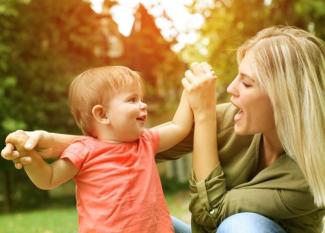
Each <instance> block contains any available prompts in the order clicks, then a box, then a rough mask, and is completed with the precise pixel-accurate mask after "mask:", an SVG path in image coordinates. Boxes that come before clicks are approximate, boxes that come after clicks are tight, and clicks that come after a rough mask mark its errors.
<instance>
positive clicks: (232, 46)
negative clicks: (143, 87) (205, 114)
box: [182, 0, 325, 100]
mask: <svg viewBox="0 0 325 233" xmlns="http://www.w3.org/2000/svg"><path fill="white" fill-rule="evenodd" d="M200 2H201V1H194V3H193V5H192V6H191V9H192V11H195V12H196V11H200V12H201V13H202V14H203V15H204V16H205V20H206V21H205V24H204V26H203V27H202V29H201V30H200V38H199V40H198V41H197V42H196V43H195V44H193V45H189V46H187V47H186V48H185V49H184V50H183V51H182V56H183V57H185V58H186V59H187V60H188V61H189V62H193V61H196V60H198V59H199V60H206V61H207V62H209V63H210V64H211V65H212V66H213V67H214V68H215V70H216V73H217V74H218V76H219V80H218V94H219V95H220V97H221V100H225V99H226V97H225V92H226V88H225V87H226V86H227V85H228V84H229V82H230V81H231V80H232V79H233V78H234V76H235V75H236V69H237V68H236V67H237V64H236V49H237V48H238V46H239V45H240V44H242V43H243V42H244V41H245V40H247V39H248V38H250V37H251V36H253V35H254V34H256V32H258V31H259V30H261V29H262V28H265V27H267V26H271V25H280V24H281V25H294V26H297V27H300V28H303V29H306V30H310V31H313V32H315V33H316V34H317V35H318V36H320V37H321V38H325V34H324V32H325V29H324V25H323V24H324V21H325V18H324V17H325V2H324V1H323V0H315V1H308V0H273V1H272V0H271V1H261V0H246V1H239V0H237V1H215V2H214V4H212V5H207V7H205V8H202V7H199V6H201V5H200ZM267 2H269V3H268V4H267ZM202 50H203V51H205V52H206V53H204V54H202V53H200V51H202Z"/></svg>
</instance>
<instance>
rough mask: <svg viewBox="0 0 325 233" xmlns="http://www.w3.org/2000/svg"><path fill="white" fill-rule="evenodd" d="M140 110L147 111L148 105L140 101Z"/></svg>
mask: <svg viewBox="0 0 325 233" xmlns="http://www.w3.org/2000/svg"><path fill="white" fill-rule="evenodd" d="M140 109H144V110H146V109H147V104H146V103H144V102H142V101H140Z"/></svg>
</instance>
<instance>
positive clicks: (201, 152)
mask: <svg viewBox="0 0 325 233" xmlns="http://www.w3.org/2000/svg"><path fill="white" fill-rule="evenodd" d="M238 64H239V68H238V75H237V76H236V77H235V79H234V80H233V81H232V83H231V84H230V85H229V86H228V88H227V91H228V93H229V94H230V95H231V102H232V104H224V105H219V106H218V107H217V114H213V112H214V103H213V102H212V101H211V99H215V93H214V91H213V90H211V84H209V82H208V81H207V80H209V77H210V74H209V73H208V72H204V68H203V67H202V66H204V64H201V65H195V66H193V67H192V68H191V70H190V71H187V73H186V80H187V88H186V89H187V91H188V93H189V95H188V100H189V103H190V105H191V108H192V110H193V113H194V120H195V129H194V142H193V143H192V142H191V141H189V140H187V141H184V142H183V143H182V144H179V145H178V146H177V147H175V148H173V149H172V150H171V151H167V152H164V154H162V155H161V156H168V155H169V156H177V155H178V154H182V153H184V152H186V151H189V150H192V144H193V145H194V146H193V176H192V178H191V180H190V191H191V197H192V198H191V205H190V210H191V212H192V232H202V233H203V232H216V230H217V232H218V233H221V232H222V233H224V232H226V233H234V232H241V233H244V232H245V233H246V232H247V233H248V232H249V233H255V232H260V233H261V232H288V233H291V232H293V233H315V232H322V229H323V226H322V225H323V223H322V218H323V216H324V209H323V208H324V207H325V181H324V177H325V144H324V142H325V124H324V122H325V48H324V42H323V41H321V40H320V39H318V38H316V37H315V36H313V35H312V34H310V33H308V32H306V31H303V30H300V29H296V28H292V27H271V28H267V29H264V30H262V31H260V32H259V33H258V34H257V35H256V36H254V37H253V38H252V39H250V40H248V41H247V42H246V43H245V44H243V45H242V46H241V47H240V48H239V49H238ZM216 118H217V121H216ZM215 122H217V127H216V124H215ZM215 130H216V132H217V134H216V133H215ZM214 135H217V139H216V138H215V136H214ZM216 144H217V147H216ZM217 149H218V150H217ZM238 213H239V214H238ZM229 216H230V217H229ZM227 217H228V218H227Z"/></svg>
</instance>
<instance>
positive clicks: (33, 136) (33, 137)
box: [24, 131, 41, 150]
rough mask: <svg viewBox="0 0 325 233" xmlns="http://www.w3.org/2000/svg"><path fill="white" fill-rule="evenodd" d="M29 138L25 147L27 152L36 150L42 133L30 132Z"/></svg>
mask: <svg viewBox="0 0 325 233" xmlns="http://www.w3.org/2000/svg"><path fill="white" fill-rule="evenodd" d="M28 135H29V137H28V139H27V141H26V143H25V145H24V147H25V149H26V150H32V149H34V148H35V147H36V146H37V144H38V142H39V140H40V138H41V132H40V131H33V132H29V134H28Z"/></svg>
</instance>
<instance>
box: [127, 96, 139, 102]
mask: <svg viewBox="0 0 325 233" xmlns="http://www.w3.org/2000/svg"><path fill="white" fill-rule="evenodd" d="M128 101H129V102H131V103H135V102H137V101H138V98H136V97H131V98H129V100H128Z"/></svg>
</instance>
